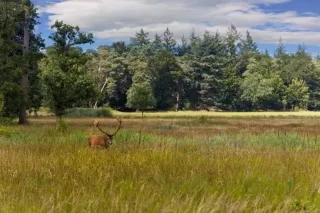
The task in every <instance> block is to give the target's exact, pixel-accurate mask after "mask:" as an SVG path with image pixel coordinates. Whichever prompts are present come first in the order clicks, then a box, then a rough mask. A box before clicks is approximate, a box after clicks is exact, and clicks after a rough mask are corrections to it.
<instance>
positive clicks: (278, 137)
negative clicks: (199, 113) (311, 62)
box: [0, 119, 320, 213]
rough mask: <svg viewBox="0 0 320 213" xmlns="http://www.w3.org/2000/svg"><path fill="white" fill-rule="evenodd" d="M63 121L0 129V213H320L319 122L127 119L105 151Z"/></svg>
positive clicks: (88, 130)
mask: <svg viewBox="0 0 320 213" xmlns="http://www.w3.org/2000/svg"><path fill="white" fill-rule="evenodd" d="M108 121H109V120H108ZM222 121H223V122H222ZM42 122H45V123H47V124H45V125H44V124H43V123H42ZM67 122H68V123H69V129H68V130H67V131H66V132H64V133H62V132H57V131H56V129H55V127H54V126H53V125H52V123H50V122H49V121H43V120H41V119H40V120H32V125H30V126H27V127H21V126H16V127H14V126H13V127H2V128H0V130H1V131H0V212H14V213H16V212H130V213H131V212H146V213H147V212H148V213H149V212H178V213H179V212H181V213H184V212H201V213H202V212H259V213H260V212H319V206H320V183H319V179H320V161H319V159H320V149H319V148H320V140H319V139H318V136H317V135H315V134H311V133H308V132H306V131H305V129H307V128H309V127H310V125H314V126H313V127H312V128H314V129H315V130H316V131H318V128H320V127H318V126H316V125H317V124H316V123H317V121H313V122H314V123H310V122H309V121H308V120H302V121H301V120H299V121H296V120H294V119H293V120H290V121H283V120H278V121H277V120H276V121H274V120H272V121H268V120H267V121H258V122H257V121H252V120H250V119H248V120H246V121H243V123H246V124H247V125H242V126H240V127H239V128H241V131H236V130H235V126H236V125H237V124H239V123H237V122H240V121H234V120H227V119H225V120H221V121H220V120H202V119H195V120H174V121H172V122H170V123H168V122H167V121H163V120H160V119H152V120H145V121H143V122H142V121H140V122H138V121H136V120H134V119H133V120H130V119H129V120H127V119H125V120H124V121H123V123H124V126H123V129H121V131H120V132H119V134H118V135H117V136H116V138H115V143H114V144H113V145H112V146H111V147H110V148H109V149H107V150H104V149H89V148H88V147H87V137H88V136H89V135H92V134H99V133H98V131H97V130H96V129H94V127H93V126H92V124H91V122H89V121H88V122H87V121H85V120H80V119H69V120H67ZM106 122H107V120H103V123H106ZM111 122H112V126H113V127H115V125H116V122H114V121H113V120H110V123H111ZM141 122H142V124H144V126H142V138H141V143H139V129H140V128H141ZM263 122H265V123H263ZM269 122H270V123H269ZM281 122H287V123H283V124H282V123H281ZM251 124H252V126H254V127H255V128H256V129H253V127H252V126H250V125H251ZM272 124H273V125H272ZM280 124H281V125H286V126H285V128H288V129H283V127H281V128H280V129H277V126H276V125H280ZM259 125H260V126H259ZM269 125H271V126H269ZM107 126H109V125H106V124H104V126H103V127H104V129H110V128H113V127H109V128H106V127H107ZM2 130H3V131H2ZM253 130H256V131H258V130H259V132H254V131H253ZM2 132H4V134H2Z"/></svg>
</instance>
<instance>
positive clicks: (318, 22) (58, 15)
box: [33, 0, 320, 55]
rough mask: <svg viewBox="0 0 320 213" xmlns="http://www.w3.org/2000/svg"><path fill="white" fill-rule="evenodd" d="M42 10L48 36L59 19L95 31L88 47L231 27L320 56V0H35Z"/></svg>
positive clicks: (262, 42) (261, 41) (271, 45)
mask: <svg viewBox="0 0 320 213" xmlns="http://www.w3.org/2000/svg"><path fill="white" fill-rule="evenodd" d="M33 2H34V3H35V4H36V5H38V6H39V12H40V22H41V25H40V26H39V28H38V29H37V31H38V32H41V33H42V34H43V36H44V38H46V42H47V44H48V45H50V41H49V40H48V38H47V37H48V35H49V34H50V33H51V31H50V29H49V28H50V27H49V26H50V25H51V24H52V23H53V22H54V21H55V20H62V21H64V22H65V23H67V24H71V25H78V26H79V27H80V28H81V29H82V30H83V31H86V32H92V33H93V34H94V37H95V43H94V44H93V45H91V46H85V47H84V49H86V48H93V49H94V48H96V47H97V46H99V45H103V44H110V43H112V42H113V41H118V40H128V39H129V38H130V37H131V36H134V34H135V32H136V31H138V30H139V29H141V28H143V29H145V31H148V32H150V36H151V37H152V36H153V35H154V34H155V33H158V34H161V33H162V32H163V31H164V30H165V29H166V27H169V29H170V30H171V31H172V32H173V33H174V34H175V37H176V39H177V40H179V39H180V38H181V36H182V35H186V36H188V34H189V33H190V31H191V30H192V29H193V28H194V29H195V30H196V32H197V33H198V35H201V34H202V33H203V32H204V31H205V30H208V31H211V32H213V33H215V32H216V31H217V30H219V32H221V33H222V34H224V33H225V32H226V31H227V29H228V27H229V26H230V24H234V25H235V26H236V27H237V29H238V30H239V32H241V33H242V34H243V35H245V32H246V30H249V31H250V33H251V35H252V36H253V38H254V40H255V41H256V42H257V43H258V46H259V48H260V49H261V50H264V49H268V50H269V52H270V53H273V52H274V50H275V48H276V45H277V42H278V40H279V38H280V37H281V38H282V40H283V42H284V43H285V44H286V50H287V51H288V52H294V51H295V50H296V48H297V45H298V44H304V45H305V46H306V48H307V51H308V52H310V53H311V54H313V55H316V54H318V53H320V7H319V6H320V2H319V1H318V0H34V1H33Z"/></svg>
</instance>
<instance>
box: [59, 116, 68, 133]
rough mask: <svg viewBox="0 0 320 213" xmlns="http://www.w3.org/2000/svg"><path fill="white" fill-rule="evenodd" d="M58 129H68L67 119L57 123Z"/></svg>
mask: <svg viewBox="0 0 320 213" xmlns="http://www.w3.org/2000/svg"><path fill="white" fill-rule="evenodd" d="M57 130H58V131H59V132H66V131H67V130H68V124H67V123H66V122H65V120H63V119H60V120H59V121H58V123H57Z"/></svg>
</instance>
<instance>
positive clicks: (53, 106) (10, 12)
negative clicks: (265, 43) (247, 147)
mask: <svg viewBox="0 0 320 213" xmlns="http://www.w3.org/2000/svg"><path fill="white" fill-rule="evenodd" d="M37 19H38V13H37V8H36V7H35V5H34V4H32V2H31V1H30V0H23V1H0V81H1V82H0V113H1V116H3V117H17V116H19V123H21V124H24V123H26V111H29V112H31V111H35V112H36V111H38V110H39V108H40V107H41V106H44V107H48V108H49V109H50V110H51V111H52V112H53V113H54V114H55V115H57V117H61V116H63V115H64V114H65V113H67V112H68V110H69V109H70V108H73V107H92V108H94V107H100V106H109V107H112V108H114V109H117V110H122V111H129V110H136V109H138V110H142V111H143V110H147V109H150V110H177V111H178V110H199V109H202V110H203V109H205V110H224V111H254V110H297V109H303V110H306V109H307V110H318V109H319V108H320V100H319V98H320V75H319V74H320V57H316V58H315V59H313V58H312V56H311V55H310V54H308V53H307V51H306V49H305V47H304V46H303V45H299V47H298V48H297V51H296V52H295V53H287V52H286V51H285V48H284V44H283V42H282V41H281V39H280V40H279V44H278V47H277V49H276V51H275V53H274V54H273V55H271V54H269V53H268V51H265V52H260V51H259V50H258V48H257V44H256V43H255V42H254V40H253V38H252V37H251V35H250V32H246V35H244V36H242V35H241V34H240V33H239V32H238V31H237V29H236V27H235V26H234V25H231V26H230V27H229V29H228V32H227V33H226V34H224V35H223V34H221V33H219V32H218V31H217V32H208V31H205V32H201V33H200V34H198V32H195V30H191V32H190V34H189V35H186V36H183V37H182V38H181V39H179V40H178V41H177V40H175V36H174V33H173V32H171V31H170V29H168V28H167V29H166V30H165V31H164V32H163V33H161V34H155V36H153V37H151V36H150V34H149V33H148V32H145V31H144V30H143V29H141V30H140V31H139V32H136V34H135V35H133V37H131V38H130V41H129V42H128V43H126V42H124V41H118V42H114V43H112V44H111V45H103V46H99V47H98V48H97V49H96V50H92V49H90V50H87V51H83V49H82V48H81V46H82V45H83V44H92V43H94V40H93V35H92V34H91V33H83V32H81V30H80V28H79V27H77V26H70V25H67V24H65V23H63V22H62V21H56V22H55V23H54V24H53V25H52V26H51V28H52V30H53V33H52V34H51V35H50V36H49V39H51V40H52V43H53V44H52V45H51V46H49V47H45V44H44V39H43V38H42V35H41V34H35V27H36V26H37V25H39V24H40V23H39V22H38V21H37ZM44 48H45V52H44V51H42V50H43V49H44Z"/></svg>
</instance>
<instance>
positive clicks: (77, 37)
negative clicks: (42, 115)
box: [41, 22, 97, 117]
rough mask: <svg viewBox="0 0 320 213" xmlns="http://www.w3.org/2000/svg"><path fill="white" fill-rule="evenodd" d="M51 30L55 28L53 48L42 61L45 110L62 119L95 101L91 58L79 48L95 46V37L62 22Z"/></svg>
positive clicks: (52, 36) (57, 23)
mask: <svg viewBox="0 0 320 213" xmlns="http://www.w3.org/2000/svg"><path fill="white" fill-rule="evenodd" d="M52 28H56V32H54V33H53V34H52V35H51V36H50V38H52V39H53V41H54V44H53V46H52V47H51V48H50V49H48V52H47V57H46V58H44V59H43V60H42V61H41V69H42V72H41V80H42V85H43V96H44V101H45V102H44V103H45V106H48V107H49V108H50V110H51V111H52V112H53V113H54V114H55V115H57V116H59V117H61V116H62V115H63V114H65V113H66V110H67V109H68V108H71V107H74V106H77V105H78V106H79V105H80V106H81V105H85V104H86V102H88V101H89V100H90V99H93V98H95V97H96V94H97V92H96V89H95V87H94V82H93V78H92V77H91V76H90V75H89V74H88V72H87V70H86V69H85V64H86V63H87V61H88V59H89V58H88V57H87V56H86V55H84V54H83V53H82V50H81V49H80V48H79V47H78V45H81V44H85V43H92V35H91V34H88V35H86V34H83V33H81V32H79V28H78V27H72V26H69V25H66V24H63V23H62V22H56V23H55V24H54V25H53V26H52Z"/></svg>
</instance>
